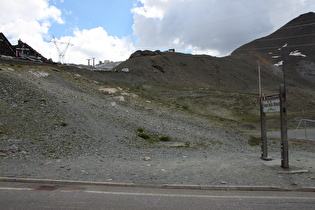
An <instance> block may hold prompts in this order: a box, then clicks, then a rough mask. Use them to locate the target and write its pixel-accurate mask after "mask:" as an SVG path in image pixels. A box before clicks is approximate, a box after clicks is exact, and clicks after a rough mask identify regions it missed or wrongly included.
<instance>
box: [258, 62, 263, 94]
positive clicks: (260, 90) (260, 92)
mask: <svg viewBox="0 0 315 210" xmlns="http://www.w3.org/2000/svg"><path fill="white" fill-rule="evenodd" d="M258 80H259V97H261V94H262V88H261V77H260V65H259V66H258Z"/></svg>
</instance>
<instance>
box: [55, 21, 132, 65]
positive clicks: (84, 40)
mask: <svg viewBox="0 0 315 210" xmlns="http://www.w3.org/2000/svg"><path fill="white" fill-rule="evenodd" d="M58 41H60V42H63V43H68V42H69V41H70V43H71V44H73V46H70V47H69V48H68V51H67V54H66V56H65V60H66V61H67V62H70V63H82V64H86V63H87V59H88V58H95V59H96V61H98V60H101V61H103V60H112V61H122V60H126V59H127V58H128V57H129V56H130V54H131V53H132V51H133V50H134V48H133V45H132V42H131V40H130V39H129V38H128V37H124V38H122V39H119V38H117V37H114V36H109V35H108V34H107V32H106V31H105V30H104V29H103V28H102V27H98V28H93V29H90V30H86V29H84V30H78V29H77V30H75V31H74V36H71V37H62V38H61V39H60V40H58ZM59 46H60V50H61V51H62V50H63V49H65V47H66V44H64V45H59Z"/></svg>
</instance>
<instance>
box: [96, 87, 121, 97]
mask: <svg viewBox="0 0 315 210" xmlns="http://www.w3.org/2000/svg"><path fill="white" fill-rule="evenodd" d="M98 90H99V91H100V92H101V93H104V94H108V95H110V94H115V93H117V92H118V89H117V88H105V87H101V88H99V89H98Z"/></svg>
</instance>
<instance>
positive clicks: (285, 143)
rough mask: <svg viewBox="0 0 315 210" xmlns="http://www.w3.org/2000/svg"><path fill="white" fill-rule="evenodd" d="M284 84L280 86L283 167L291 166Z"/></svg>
mask: <svg viewBox="0 0 315 210" xmlns="http://www.w3.org/2000/svg"><path fill="white" fill-rule="evenodd" d="M284 88H285V87H284V85H283V84H282V85H281V86H280V118H281V167H282V168H289V143H288V126H287V107H286V93H285V89H284Z"/></svg>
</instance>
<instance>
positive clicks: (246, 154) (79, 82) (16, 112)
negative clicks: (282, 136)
mask: <svg viewBox="0 0 315 210" xmlns="http://www.w3.org/2000/svg"><path fill="white" fill-rule="evenodd" d="M0 80H1V83H0V93H1V94H0V99H1V101H0V108H1V117H0V143H1V144H0V155H1V157H0V158H1V159H0V176H3V177H28V178H45V179H46V178H47V179H63V180H81V181H85V180H86V181H100V182H124V183H136V184H185V185H191V184H194V185H240V186H244V185H255V186H259V185H264V186H265V185H267V186H280V187H293V188H294V187H296V188H299V187H315V180H314V174H315V157H314V150H315V149H314V143H313V142H307V143H304V142H302V143H299V145H297V146H296V145H292V146H293V147H292V150H290V169H282V168H281V167H280V151H279V150H280V148H278V146H279V145H277V144H274V143H272V142H271V150H270V153H269V155H270V156H271V157H272V158H273V160H272V161H268V162H266V161H263V160H261V159H260V148H259V146H249V144H248V137H247V136H246V135H243V134H240V133H239V132H236V131H233V130H231V129H229V128H224V127H218V126H216V125H213V124H212V123H211V122H209V120H207V119H204V118H201V117H199V116H195V115H191V114H189V113H187V112H185V111H183V110H178V109H175V108H169V107H165V106H163V105H162V104H159V103H157V102H151V101H147V100H146V99H144V98H142V97H140V96H138V95H135V94H133V93H132V92H129V90H128V89H122V88H119V87H109V86H106V85H105V84H102V83H99V82H96V81H93V80H89V79H87V78H85V77H82V76H81V75H78V74H75V73H67V72H60V71H57V70H56V69H53V68H51V67H49V68H36V69H28V68H26V67H23V68H17V67H15V68H13V67H8V66H2V67H1V70H0ZM139 128H142V129H143V130H144V131H145V132H146V133H148V134H149V135H150V136H152V138H155V140H156V138H158V136H167V137H169V138H170V139H171V141H170V142H163V141H153V142H148V141H147V140H145V139H143V138H141V137H139V136H138V135H137V133H138V130H139ZM293 143H294V142H293ZM301 144H302V146H301ZM305 144H306V146H305ZM303 145H304V146H303ZM279 147H280V146H279ZM305 147H306V148H305ZM291 172H292V173H291Z"/></svg>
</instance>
